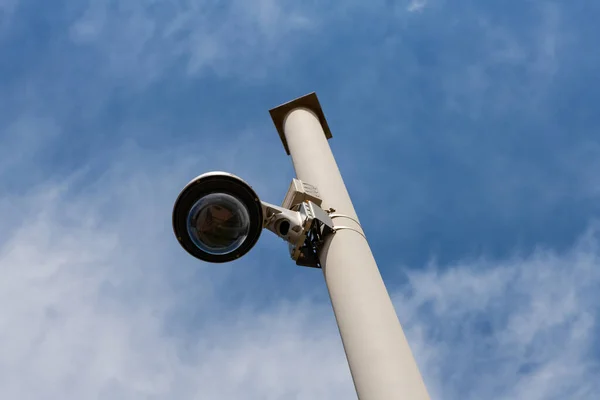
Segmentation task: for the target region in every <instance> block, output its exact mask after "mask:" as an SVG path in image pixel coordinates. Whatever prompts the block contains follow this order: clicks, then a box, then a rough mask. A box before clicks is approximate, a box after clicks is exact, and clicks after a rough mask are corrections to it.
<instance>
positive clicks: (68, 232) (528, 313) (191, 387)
mask: <svg viewBox="0 0 600 400" xmlns="http://www.w3.org/2000/svg"><path fill="white" fill-rule="evenodd" d="M143 156H144V155H143V154H140V153H139V150H138V152H137V153H136V151H135V149H131V148H128V149H127V152H124V153H123V155H121V156H120V157H119V158H118V159H117V160H116V162H115V163H114V165H113V167H112V168H111V170H109V171H107V173H106V174H105V175H104V176H103V177H102V178H101V179H100V180H97V181H91V182H86V183H85V185H84V188H85V190H84V191H79V192H78V193H79V194H75V193H73V190H72V187H73V186H74V185H76V183H77V182H75V181H77V179H81V177H76V178H75V179H74V180H71V181H67V182H66V183H64V184H60V185H54V186H51V185H48V186H46V187H43V188H40V189H39V190H38V191H36V192H35V193H33V194H30V195H27V196H24V197H23V196H21V197H16V196H15V195H10V194H6V193H5V194H3V200H5V201H3V202H0V205H1V206H2V208H0V216H2V220H5V218H4V217H5V216H7V215H9V214H16V215H21V216H23V217H22V218H20V220H19V221H18V222H17V223H15V224H14V225H10V226H5V227H4V229H5V232H4V235H3V236H4V237H5V240H4V241H3V243H2V246H1V248H0V268H1V269H2V271H3V279H2V280H1V281H0V354H2V357H0V397H2V398H18V399H43V398H64V399H80V398H111V399H135V398H145V399H147V398H152V399H167V398H219V399H235V398H249V399H252V398H256V399H259V398H260V399H263V398H272V399H278V398H298V399H328V398H352V397H353V396H354V394H353V393H354V392H353V386H352V383H351V380H350V376H349V373H348V370H347V366H346V362H345V359H344V356H343V351H342V347H341V344H340V341H339V338H338V333H337V330H336V328H335V323H334V321H333V316H332V313H331V310H330V307H329V304H326V303H325V304H323V303H314V302H311V301H308V300H306V301H299V302H289V301H286V300H283V299H279V300H275V302H274V303H273V304H272V305H271V306H269V307H267V308H264V307H262V308H257V307H255V306H253V305H252V304H251V300H250V304H248V305H247V306H246V307H244V308H242V309H229V310H228V311H227V313H223V309H222V307H219V303H218V302H219V296H218V293H219V292H220V291H222V290H223V288H225V287H227V283H228V273H225V274H223V273H221V272H219V271H222V270H216V269H213V268H210V267H204V266H201V265H198V264H197V263H196V262H194V260H191V259H190V257H188V256H187V255H186V254H185V253H183V252H182V251H181V250H180V249H178V248H177V244H176V242H175V240H173V238H172V233H171V232H170V226H169V212H170V205H171V202H172V197H173V194H175V193H176V192H177V190H178V189H179V186H180V185H179V181H180V180H181V177H183V175H185V174H187V173H188V172H187V171H189V169H190V167H191V166H193V165H192V164H191V163H190V162H189V161H183V162H181V163H173V162H171V163H169V162H168V161H166V160H168V159H169V156H164V157H165V158H164V159H162V160H156V159H154V160H155V161H160V162H156V163H155V164H154V167H152V168H150V169H147V166H148V165H149V164H148V163H144V162H140V161H141V158H143ZM201 162H202V163H204V162H205V161H201ZM196 167H197V165H196ZM79 183H81V182H79ZM148 193H152V195H151V196H148ZM6 200H10V201H6ZM106 207H109V208H110V210H111V212H110V213H105V212H104V211H105V210H106ZM599 245H600V243H599V241H598V233H597V231H596V230H594V229H591V230H590V231H589V232H588V233H587V234H586V235H584V237H583V238H582V239H581V240H580V242H579V243H578V244H577V245H576V246H575V247H574V248H573V249H571V250H570V251H569V252H567V253H564V254H556V253H554V252H552V251H550V250H544V249H540V250H539V251H538V252H537V253H536V254H534V255H532V256H529V257H525V258H514V259H512V260H507V261H501V262H492V261H486V260H479V261H471V262H466V263H462V264H458V265H454V266H447V267H443V268H442V267H435V266H431V267H429V268H428V269H426V270H424V271H421V272H418V271H414V272H411V273H410V274H409V283H408V284H407V285H406V286H403V287H401V288H399V289H397V290H399V291H397V292H396V295H395V296H394V298H395V303H396V305H397V309H398V311H399V315H400V316H401V320H402V322H403V324H404V326H405V329H406V332H407V336H408V337H409V341H410V343H411V345H412V346H413V349H414V352H415V354H416V357H417V359H418V361H419V363H420V365H421V367H422V372H423V375H424V377H425V379H426V381H427V383H428V385H429V389H430V391H431V393H432V396H433V398H440V399H441V398H444V399H481V398H486V399H504V398H518V399H525V398H526V399H548V398H550V399H551V398H570V399H591V398H593V397H592V394H593V393H595V392H597V390H598V389H599V388H598V384H597V383H595V380H594V379H593V378H594V376H595V368H597V367H598V365H597V363H595V361H594V356H593V351H594V350H593V349H594V345H595V344H594V340H595V339H594V337H595V336H594V332H595V331H596V330H597V314H598V306H597V304H598V303H597V298H598V297H597V293H596V292H595V289H596V288H597V287H598V284H600V259H599V257H600V252H599V248H598V246H599ZM245 262H246V263H247V267H249V266H250V264H252V263H253V262H255V261H253V258H252V256H248V258H247V259H246V260H245ZM184 281H191V282H193V287H189V286H185V285H184V286H182V285H181V282H184ZM229 290H234V289H233V288H230V289H229ZM189 307H193V308H194V309H195V310H196V313H197V314H196V315H199V316H200V318H201V319H202V321H203V323H202V324H200V325H198V324H192V325H189V324H186V323H185V322H182V321H178V320H177V318H176V317H174V316H176V315H177V314H178V313H180V312H181V310H182V309H186V308H189ZM213 310H214V311H213ZM173 318H175V319H173ZM178 326H179V327H182V326H185V330H183V331H182V330H181V328H177V327H178Z"/></svg>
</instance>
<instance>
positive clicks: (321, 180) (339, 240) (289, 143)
mask: <svg viewBox="0 0 600 400" xmlns="http://www.w3.org/2000/svg"><path fill="white" fill-rule="evenodd" d="M309 96H312V97H311V98H308V97H309ZM307 100H309V101H307ZM305 105H308V106H305ZM282 107H283V108H282ZM273 111H277V109H274V110H271V113H272V116H273V119H274V121H275V123H276V125H277V124H278V123H280V124H281V125H280V126H278V130H280V134H281V133H282V132H281V131H283V136H282V140H283V141H284V146H285V147H286V150H289V153H290V155H291V157H292V161H293V164H294V169H295V171H296V175H297V176H298V179H300V180H302V181H304V182H307V183H309V184H311V185H314V186H316V187H317V189H318V191H319V193H320V196H321V198H322V199H323V204H322V207H323V209H328V208H333V209H335V213H334V214H336V215H340V216H339V217H336V218H334V219H333V221H334V224H335V225H336V226H344V227H347V228H350V229H341V230H338V231H337V232H336V233H335V234H333V235H330V236H329V237H328V238H327V240H326V242H325V245H324V248H323V249H322V251H321V253H320V254H319V260H320V262H321V265H322V268H323V274H324V276H325V281H326V283H327V288H328V290H329V296H330V298H331V304H332V306H333V311H334V314H335V318H336V320H337V324H338V327H339V331H340V336H341V338H342V343H343V346H344V350H345V352H346V358H347V360H348V365H349V367H350V372H351V374H352V379H353V381H354V386H355V388H356V392H357V394H358V398H359V399H360V400H400V399H407V400H427V399H429V395H428V393H427V389H426V388H425V384H424V382H423V379H422V377H421V374H420V373H419V369H418V367H417V364H416V362H415V360H414V357H413V355H412V353H411V350H410V347H409V345H408V342H407V340H406V337H405V335H404V332H403V330H402V327H401V326H400V322H399V321H398V317H397V315H396V312H395V310H394V306H393V304H392V302H391V300H390V297H389V295H388V292H387V290H386V287H385V285H384V283H383V280H382V278H381V275H380V273H379V269H378V268H377V264H376V263H375V259H374V257H373V254H372V253H371V249H370V248H369V244H368V242H367V240H366V238H365V237H364V236H363V234H362V229H361V227H360V225H359V222H358V221H359V220H358V217H357V215H356V212H355V210H354V206H353V205H352V201H351V200H350V196H349V195H348V191H347V190H346V186H345V185H344V181H343V179H342V176H341V174H340V171H339V169H338V166H337V163H336V161H335V159H334V157H333V153H332V152H331V148H330V147H329V144H328V142H327V137H331V134H330V133H328V132H327V135H326V130H327V131H328V129H329V128H328V127H327V123H326V121H325V120H324V116H323V114H322V110H321V109H320V105H319V103H318V100H317V99H316V95H315V94H314V93H313V94H310V95H307V96H304V97H303V98H300V99H296V100H294V101H293V102H290V103H287V104H286V105H283V106H280V107H279V111H280V112H279V114H277V112H275V113H273ZM277 115H278V116H279V118H278V119H279V121H277V120H276V119H277ZM323 125H325V128H326V130H324V127H323ZM382 212H385V211H382Z"/></svg>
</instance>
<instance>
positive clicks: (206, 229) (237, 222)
mask: <svg viewBox="0 0 600 400" xmlns="http://www.w3.org/2000/svg"><path fill="white" fill-rule="evenodd" d="M262 229H263V211H262V204H261V202H260V199H259V198H258V196H257V195H256V193H255V192H254V190H253V189H252V187H250V185H248V184H247V183H246V182H244V181H243V180H242V179H241V178H239V177H237V176H235V175H233V174H229V173H227V172H221V171H214V172H208V173H206V174H202V175H200V176H198V177H196V178H195V179H193V180H192V181H191V182H190V183H188V184H187V185H186V186H185V187H184V188H183V190H182V191H181V193H179V196H178V197H177V200H176V201H175V204H174V206H173V232H174V233H175V237H176V238H177V240H178V241H179V244H180V245H181V247H183V248H184V249H185V251H187V252H188V253H190V254H191V255H192V256H194V257H196V258H198V259H200V260H202V261H207V262H211V263H224V262H229V261H233V260H237V259H238V258H240V257H241V256H243V255H244V254H246V253H247V252H248V251H250V249H251V248H252V247H253V246H254V245H255V244H256V242H257V240H258V238H259V237H260V233H261V231H262Z"/></svg>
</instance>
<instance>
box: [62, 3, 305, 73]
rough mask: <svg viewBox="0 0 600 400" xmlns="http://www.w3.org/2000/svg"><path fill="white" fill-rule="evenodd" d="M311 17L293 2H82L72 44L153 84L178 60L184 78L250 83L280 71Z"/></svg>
mask: <svg viewBox="0 0 600 400" xmlns="http://www.w3.org/2000/svg"><path fill="white" fill-rule="evenodd" d="M315 24H316V21H315V19H314V16H313V15H311V14H309V13H307V12H305V10H300V8H299V7H298V5H297V3H294V2H275V1H273V0H261V1H254V2H247V1H235V2H233V3H227V4H221V3H219V2H212V1H192V0H184V1H179V2H171V1H155V2H152V4H150V5H148V4H147V3H146V2H140V1H130V2H127V3H120V4H119V5H118V6H117V7H114V6H113V5H112V2H110V1H106V0H104V1H93V2H89V3H88V6H87V9H86V11H85V12H84V13H83V14H82V15H81V17H79V18H78V19H77V20H76V21H75V22H74V23H73V24H72V27H71V38H72V40H73V41H74V42H75V43H79V44H80V45H82V46H85V47H87V48H89V49H92V50H94V51H95V52H96V54H97V56H98V57H99V60H100V62H101V63H102V65H103V66H104V68H108V72H109V73H111V74H114V75H116V76H122V77H126V78H128V79H132V78H135V79H137V80H139V81H140V82H142V83H147V82H150V81H153V80H155V79H157V78H158V77H160V76H161V75H162V74H163V73H165V72H166V71H171V72H172V71H173V68H176V67H178V66H179V63H181V62H183V64H184V65H185V66H186V67H185V68H186V71H187V73H189V74H190V75H194V76H195V75H200V74H204V73H209V74H211V75H212V74H214V75H217V76H219V75H227V76H228V75H235V76H237V77H241V76H244V77H245V78H256V77H263V76H267V70H268V69H269V68H270V67H272V66H276V65H279V64H280V63H281V62H282V60H285V59H286V57H287V54H289V51H290V47H293V45H294V43H296V41H297V38H298V37H306V35H309V34H311V29H314V28H315Z"/></svg>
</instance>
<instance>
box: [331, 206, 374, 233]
mask: <svg viewBox="0 0 600 400" xmlns="http://www.w3.org/2000/svg"><path fill="white" fill-rule="evenodd" d="M329 217H330V218H331V219H332V220H333V219H335V218H346V219H349V220H351V221H352V222H354V223H355V224H356V225H358V226H359V228H360V230H359V229H356V228H353V227H351V226H344V225H335V224H334V226H333V229H332V231H333V233H335V232H337V231H341V230H343V229H348V230H351V231H354V232H356V233H358V234H360V235H361V236H362V237H364V238H365V239H367V237H366V236H365V233H364V232H363V230H362V226H361V225H360V222H358V221H357V220H356V219H355V218H352V217H351V216H349V215H346V214H339V213H333V212H332V213H329Z"/></svg>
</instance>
